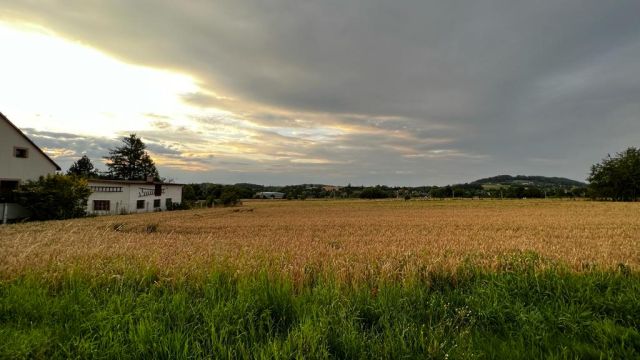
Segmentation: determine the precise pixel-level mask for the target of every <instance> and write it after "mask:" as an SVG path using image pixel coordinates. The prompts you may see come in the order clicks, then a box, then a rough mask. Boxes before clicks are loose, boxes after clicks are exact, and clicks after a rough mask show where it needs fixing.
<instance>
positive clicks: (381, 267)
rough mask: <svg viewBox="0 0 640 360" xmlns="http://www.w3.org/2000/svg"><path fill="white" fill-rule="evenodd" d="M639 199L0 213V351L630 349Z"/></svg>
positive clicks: (340, 354)
mask: <svg viewBox="0 0 640 360" xmlns="http://www.w3.org/2000/svg"><path fill="white" fill-rule="evenodd" d="M639 269H640V203H607V202H592V201H569V200H565V201H558V200H523V201H515V200H513V201H512V200H504V201H500V200H448V201H421V200H412V201H400V200H385V201H322V200H314V201H309V200H307V201H248V202H244V204H243V205H242V206H240V207H232V208H213V209H199V210H189V211H176V212H163V213H150V214H141V215H122V216H109V217H96V218H87V219H78V220H69V221H53V222H43V223H25V224H13V225H8V226H2V227H0V279H2V280H0V339H2V340H4V341H0V343H1V344H0V358H69V357H80V358H158V357H161V358H296V357H298V358H302V357H305V358H349V359H351V358H405V357H408V358H548V357H556V358H576V357H577V358H585V357H587V358H590V357H591V358H600V357H603V358H638V357H640V332H639V331H638V329H639V328H640V274H639V271H638V270H639Z"/></svg>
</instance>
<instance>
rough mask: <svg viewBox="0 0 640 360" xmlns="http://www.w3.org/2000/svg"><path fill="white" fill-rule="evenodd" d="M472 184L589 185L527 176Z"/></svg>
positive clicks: (569, 180) (500, 177)
mask: <svg viewBox="0 0 640 360" xmlns="http://www.w3.org/2000/svg"><path fill="white" fill-rule="evenodd" d="M471 184H474V185H488V184H500V185H531V186H537V187H550V186H551V187H553V186H557V187H574V186H575V187H584V186H587V184H585V183H583V182H580V181H576V180H571V179H567V178H562V177H547V176H525V175H517V176H511V175H498V176H493V177H488V178H484V179H479V180H476V181H474V182H472V183H471Z"/></svg>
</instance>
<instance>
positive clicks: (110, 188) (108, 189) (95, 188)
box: [89, 186, 122, 192]
mask: <svg viewBox="0 0 640 360" xmlns="http://www.w3.org/2000/svg"><path fill="white" fill-rule="evenodd" d="M89 188H90V189H91V191H93V192H122V187H121V186H89Z"/></svg>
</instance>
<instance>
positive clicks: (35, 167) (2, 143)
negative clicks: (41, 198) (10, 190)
mask: <svg viewBox="0 0 640 360" xmlns="http://www.w3.org/2000/svg"><path fill="white" fill-rule="evenodd" d="M15 147H21V148H26V149H27V150H28V157H27V158H26V159H22V158H17V157H15V156H14V148H15ZM55 172H56V167H55V165H54V164H52V163H51V161H49V160H48V159H47V158H46V157H45V156H44V155H42V153H41V152H40V151H39V150H38V149H37V148H35V147H34V146H33V145H32V144H31V143H30V142H29V141H27V139H25V138H24V137H23V136H22V135H20V134H19V133H18V132H17V131H16V130H15V129H14V128H13V127H12V126H11V125H9V124H8V123H7V122H6V121H4V119H2V118H0V180H19V181H20V182H24V181H26V180H37V179H38V178H39V177H40V176H44V175H47V174H53V173H55Z"/></svg>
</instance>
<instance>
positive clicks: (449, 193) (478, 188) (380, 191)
mask: <svg viewBox="0 0 640 360" xmlns="http://www.w3.org/2000/svg"><path fill="white" fill-rule="evenodd" d="M265 191H276V192H281V193H284V199H288V200H305V199H388V198H401V199H406V200H409V199H411V198H437V199H443V198H494V199H526V198H545V197H546V198H576V197H585V196H587V193H588V190H587V188H586V187H585V186H582V187H562V186H548V187H537V186H509V185H500V184H493V185H480V184H474V183H471V184H457V185H447V186H418V187H406V186H405V187H394V186H385V185H377V186H368V187H367V186H352V185H347V186H344V187H337V186H325V185H318V184H301V185H288V186H263V185H256V184H247V183H241V184H234V185H222V184H212V183H202V184H189V185H185V187H184V188H183V201H184V202H185V203H186V204H187V205H191V206H193V205H196V204H200V205H206V206H215V205H218V204H220V205H231V204H235V203H237V202H238V201H240V199H251V198H255V197H256V196H257V194H258V193H260V192H265Z"/></svg>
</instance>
